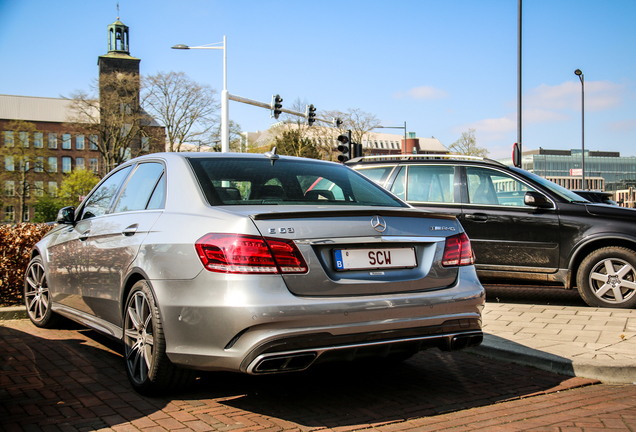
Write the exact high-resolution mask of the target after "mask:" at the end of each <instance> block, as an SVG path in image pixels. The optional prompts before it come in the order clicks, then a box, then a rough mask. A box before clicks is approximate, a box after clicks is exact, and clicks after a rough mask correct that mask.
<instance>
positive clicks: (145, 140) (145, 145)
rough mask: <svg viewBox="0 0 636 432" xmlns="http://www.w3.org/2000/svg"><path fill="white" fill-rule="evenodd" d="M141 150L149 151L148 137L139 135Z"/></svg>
mask: <svg viewBox="0 0 636 432" xmlns="http://www.w3.org/2000/svg"><path fill="white" fill-rule="evenodd" d="M141 150H143V151H145V152H149V151H150V138H148V137H141Z"/></svg>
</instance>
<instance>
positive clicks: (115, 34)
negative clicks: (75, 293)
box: [0, 19, 165, 223]
mask: <svg viewBox="0 0 636 432" xmlns="http://www.w3.org/2000/svg"><path fill="white" fill-rule="evenodd" d="M139 62H140V60H139V59H138V58H135V57H132V56H130V53H129V40H128V27H127V26H125V25H124V24H123V23H122V22H121V21H119V19H118V20H117V21H115V22H114V23H112V24H110V25H109V26H108V53H107V54H105V55H102V56H99V58H98V66H99V78H100V81H101V80H102V78H103V77H104V76H106V75H107V74H111V73H117V72H126V73H132V74H135V75H136V76H137V77H138V76H139ZM136 92H137V94H136V100H137V105H138V104H139V86H136ZM101 98H102V95H101V94H100V100H101ZM71 111H72V103H71V101H69V100H67V99H61V98H46V97H29V96H14V95H0V131H1V135H0V164H1V166H0V181H1V182H2V183H1V185H0V186H1V189H0V191H1V192H2V194H1V197H0V223H2V222H4V223H14V222H20V221H19V220H17V219H18V218H19V216H18V215H19V214H20V213H23V217H22V221H25V222H26V221H30V220H32V219H33V217H34V213H35V211H34V205H35V203H36V201H37V199H38V198H39V197H41V196H44V195H45V194H48V195H49V196H56V195H57V190H58V188H59V186H60V184H61V183H62V181H63V180H64V176H65V175H67V174H69V173H71V172H73V171H74V170H78V169H85V170H88V171H91V172H93V173H95V174H98V175H99V176H100V177H101V176H103V175H104V174H106V171H107V169H106V166H105V164H104V159H103V157H102V155H101V153H100V152H99V150H98V147H97V145H96V144H98V143H99V139H100V138H99V136H98V135H97V134H95V133H91V132H88V131H82V130H81V129H82V128H81V127H80V128H79V129H78V127H77V125H71V124H69V123H68V122H69V119H70V118H71V117H72V112H71ZM16 120H19V121H24V122H28V123H31V124H32V125H33V126H34V127H35V131H34V132H20V131H13V130H11V126H10V125H15V124H16V123H15V121H16ZM147 129H148V130H149V135H150V137H151V138H139V139H137V140H135V142H134V143H133V145H134V146H135V147H136V149H135V150H136V151H135V153H138V152H142V153H146V152H153V151H163V147H164V142H165V130H164V128H163V127H161V126H159V125H158V124H157V123H156V122H153V123H151V124H150V125H149V126H148V127H147ZM152 138H154V139H152ZM150 142H154V143H155V145H153V146H151V145H149V143H150ZM16 150H20V151H21V152H22V154H23V155H26V156H22V157H20V156H15V154H16ZM21 170H22V171H27V170H28V172H29V174H28V180H27V181H26V183H27V186H28V187H26V188H25V187H24V183H25V181H24V180H23V179H21V178H20V175H19V174H20V172H21ZM24 191H28V193H26V196H25V202H24V204H23V205H22V206H21V205H20V202H21V200H20V198H19V197H20V195H24V193H21V192H24ZM20 210H23V211H22V212H21V211H20Z"/></svg>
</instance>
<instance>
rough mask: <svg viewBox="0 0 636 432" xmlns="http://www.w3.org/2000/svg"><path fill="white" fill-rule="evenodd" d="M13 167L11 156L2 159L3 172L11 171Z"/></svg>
mask: <svg viewBox="0 0 636 432" xmlns="http://www.w3.org/2000/svg"><path fill="white" fill-rule="evenodd" d="M14 169H15V166H14V165H13V156H5V157H4V170H5V171H13V170H14Z"/></svg>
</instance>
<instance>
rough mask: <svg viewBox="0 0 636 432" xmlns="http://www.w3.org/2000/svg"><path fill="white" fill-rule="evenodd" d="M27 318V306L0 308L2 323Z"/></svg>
mask: <svg viewBox="0 0 636 432" xmlns="http://www.w3.org/2000/svg"><path fill="white" fill-rule="evenodd" d="M27 318H28V316H27V312H26V306H9V307H0V321H5V320H17V319H27Z"/></svg>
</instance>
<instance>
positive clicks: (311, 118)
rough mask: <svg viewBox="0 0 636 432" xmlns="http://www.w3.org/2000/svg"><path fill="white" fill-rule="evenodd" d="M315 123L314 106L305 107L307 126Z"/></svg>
mask: <svg viewBox="0 0 636 432" xmlns="http://www.w3.org/2000/svg"><path fill="white" fill-rule="evenodd" d="M315 121H316V108H314V104H311V105H307V123H309V126H311V125H312V124H314V122H315Z"/></svg>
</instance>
